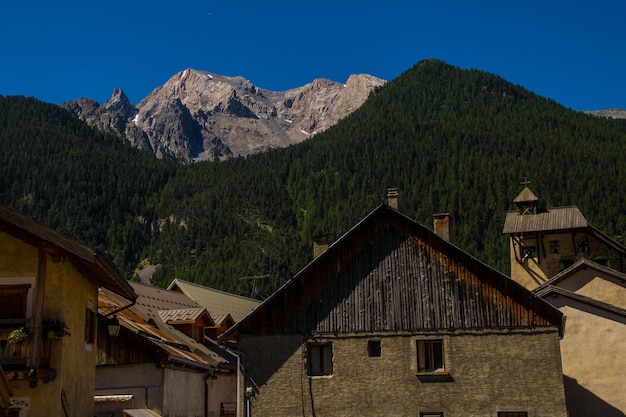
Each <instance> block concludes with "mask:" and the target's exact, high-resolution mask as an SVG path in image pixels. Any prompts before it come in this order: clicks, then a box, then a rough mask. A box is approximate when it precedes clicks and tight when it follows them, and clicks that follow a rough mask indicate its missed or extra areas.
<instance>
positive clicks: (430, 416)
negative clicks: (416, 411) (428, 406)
mask: <svg viewBox="0 0 626 417" xmlns="http://www.w3.org/2000/svg"><path fill="white" fill-rule="evenodd" d="M420 417H443V411H428V412H426V413H423V412H420Z"/></svg>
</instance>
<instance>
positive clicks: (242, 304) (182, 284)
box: [167, 279, 261, 322]
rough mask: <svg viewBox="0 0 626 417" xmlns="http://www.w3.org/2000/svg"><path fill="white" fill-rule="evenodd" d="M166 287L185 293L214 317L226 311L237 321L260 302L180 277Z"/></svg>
mask: <svg viewBox="0 0 626 417" xmlns="http://www.w3.org/2000/svg"><path fill="white" fill-rule="evenodd" d="M167 288H168V289H169V290H173V291H180V292H182V293H183V294H185V295H187V296H188V297H189V298H191V299H193V300H194V301H196V302H197V303H198V304H200V305H201V306H203V307H205V308H206V309H207V310H208V311H209V313H210V314H211V316H213V317H214V319H215V316H216V315H218V314H226V313H228V314H230V315H231V316H232V318H233V319H234V320H235V321H236V322H237V321H240V320H241V319H243V318H244V317H245V316H247V315H248V314H250V312H251V311H252V310H254V309H255V308H256V307H257V306H258V305H259V304H261V302H260V301H258V300H254V299H252V298H247V297H242V296H240V295H235V294H230V293H227V292H224V291H220V290H216V289H214V288H209V287H205V286H202V285H199V284H195V283H193V282H189V281H184V280H182V279H174V281H172V283H171V284H170V285H169V286H168V287H167Z"/></svg>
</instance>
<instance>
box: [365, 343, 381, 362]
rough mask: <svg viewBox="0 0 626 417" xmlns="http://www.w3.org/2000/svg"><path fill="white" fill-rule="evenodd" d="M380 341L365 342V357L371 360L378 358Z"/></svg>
mask: <svg viewBox="0 0 626 417" xmlns="http://www.w3.org/2000/svg"><path fill="white" fill-rule="evenodd" d="M380 354H381V350H380V340H370V341H368V342H367V356H369V357H372V358H377V357H380Z"/></svg>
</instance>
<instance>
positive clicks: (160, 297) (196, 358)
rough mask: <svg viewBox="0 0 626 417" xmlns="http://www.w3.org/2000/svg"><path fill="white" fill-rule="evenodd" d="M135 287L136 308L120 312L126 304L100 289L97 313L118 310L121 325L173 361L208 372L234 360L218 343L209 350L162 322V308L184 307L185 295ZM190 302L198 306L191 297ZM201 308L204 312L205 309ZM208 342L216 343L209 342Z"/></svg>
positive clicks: (141, 286)
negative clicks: (178, 305) (169, 306)
mask: <svg viewBox="0 0 626 417" xmlns="http://www.w3.org/2000/svg"><path fill="white" fill-rule="evenodd" d="M132 285H133V287H135V288H137V289H138V292H137V295H138V298H137V303H136V304H135V305H133V306H130V307H129V308H126V309H121V308H122V307H124V305H125V304H124V301H123V300H122V299H121V298H120V297H118V296H116V295H115V294H113V293H111V292H110V291H108V290H106V289H101V290H100V292H99V294H98V312H99V313H100V314H102V315H107V314H110V313H112V312H114V311H117V310H119V311H117V312H116V313H115V315H116V318H117V320H118V321H119V323H120V325H121V326H122V327H124V328H125V329H127V330H129V331H131V332H133V333H135V334H137V335H138V336H140V337H143V338H145V339H146V340H148V341H149V342H151V343H152V344H154V345H155V346H156V347H158V348H159V349H160V350H161V351H163V352H165V353H166V355H167V356H168V358H169V360H170V361H171V362H175V363H179V364H182V365H189V366H193V367H196V368H200V369H209V368H212V367H218V366H220V365H225V364H232V363H233V361H235V358H234V356H233V355H231V354H230V353H228V352H227V351H226V350H224V349H222V348H220V347H219V346H217V345H216V344H215V346H210V347H209V346H205V345H202V344H200V343H198V342H196V341H195V340H193V339H192V338H191V337H189V336H187V335H185V334H184V333H182V332H180V331H178V330H177V329H175V328H174V327H172V326H171V325H168V324H166V323H165V322H164V321H163V320H162V319H161V316H160V314H159V311H162V310H159V308H160V307H162V306H167V305H169V304H184V298H187V297H186V296H185V295H184V294H181V293H177V294H171V293H172V291H167V290H162V289H159V288H156V287H149V286H147V285H143V284H137V283H132ZM155 295H156V296H157V297H155ZM187 302H188V303H190V304H192V305H193V304H195V303H194V302H193V301H192V300H189V299H188V298H187ZM161 303H162V304H161ZM157 306H158V307H157ZM120 309H121V310H120ZM200 309H201V310H202V311H205V310H204V308H200ZM205 342H206V343H210V344H214V343H212V342H211V341H207V340H206V339H205Z"/></svg>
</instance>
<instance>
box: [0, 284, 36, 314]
mask: <svg viewBox="0 0 626 417" xmlns="http://www.w3.org/2000/svg"><path fill="white" fill-rule="evenodd" d="M29 290H30V285H29V284H23V285H2V286H0V319H25V318H26V306H27V303H28V291H29Z"/></svg>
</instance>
